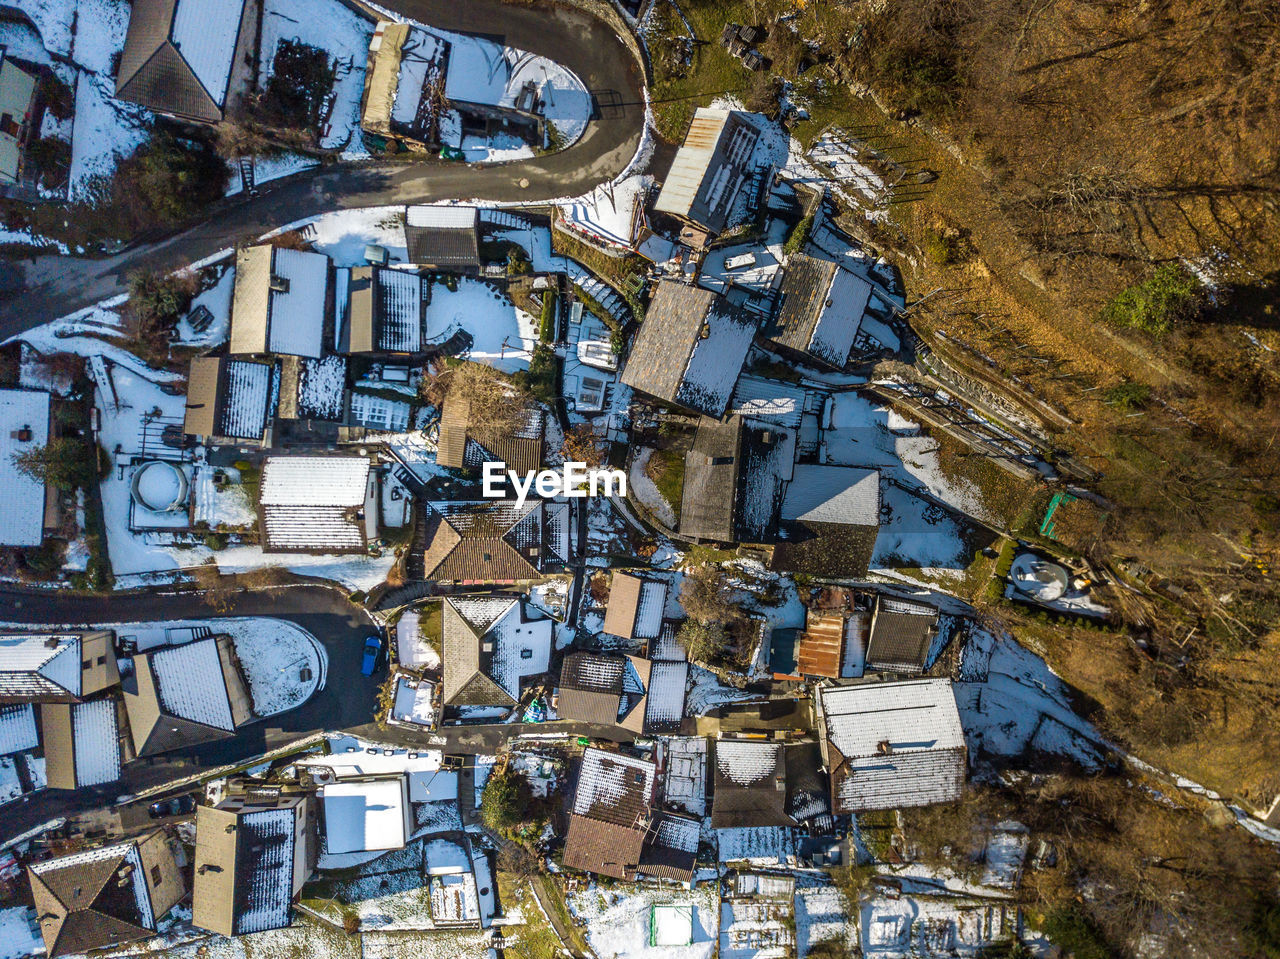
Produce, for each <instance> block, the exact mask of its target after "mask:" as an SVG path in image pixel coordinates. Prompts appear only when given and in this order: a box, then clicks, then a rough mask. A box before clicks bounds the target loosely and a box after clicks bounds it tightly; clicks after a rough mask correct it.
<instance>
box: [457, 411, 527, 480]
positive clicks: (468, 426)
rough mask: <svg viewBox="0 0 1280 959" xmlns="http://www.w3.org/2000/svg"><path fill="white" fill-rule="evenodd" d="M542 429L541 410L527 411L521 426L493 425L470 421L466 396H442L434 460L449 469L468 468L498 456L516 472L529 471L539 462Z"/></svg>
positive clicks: (496, 458)
mask: <svg viewBox="0 0 1280 959" xmlns="http://www.w3.org/2000/svg"><path fill="white" fill-rule="evenodd" d="M544 429H545V426H544V419H543V414H542V411H541V410H535V411H533V412H532V413H531V415H530V421H529V423H528V424H527V426H525V427H521V428H518V429H493V428H489V427H485V426H475V425H473V424H472V422H471V403H470V402H469V401H468V400H465V399H450V400H446V401H445V404H444V409H443V410H441V412H440V440H439V448H438V452H437V453H436V463H437V464H439V465H440V466H444V467H447V468H449V469H469V468H476V467H478V466H480V464H481V463H482V462H483V461H485V460H495V461H496V460H500V461H502V462H503V463H506V464H507V467H508V468H509V469H513V470H515V471H516V472H518V473H532V472H534V471H535V470H537V469H539V468H540V467H541V466H542V438H543V432H544Z"/></svg>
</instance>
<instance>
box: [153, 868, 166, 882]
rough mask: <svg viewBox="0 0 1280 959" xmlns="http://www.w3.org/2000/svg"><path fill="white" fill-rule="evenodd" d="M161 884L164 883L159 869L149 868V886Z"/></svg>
mask: <svg viewBox="0 0 1280 959" xmlns="http://www.w3.org/2000/svg"><path fill="white" fill-rule="evenodd" d="M162 882H164V876H162V875H161V874H160V867H159V866H152V867H151V885H153V886H158V885H160V883H162Z"/></svg>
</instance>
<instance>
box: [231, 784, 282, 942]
mask: <svg viewBox="0 0 1280 959" xmlns="http://www.w3.org/2000/svg"><path fill="white" fill-rule="evenodd" d="M294 815H295V813H294V810H293V808H292V807H288V808H284V809H258V810H254V811H253V812H246V813H245V814H244V815H242V816H241V817H240V823H239V828H240V842H241V843H242V844H243V852H242V853H241V855H243V856H245V858H246V862H245V863H244V865H243V867H242V868H237V870H236V871H237V873H238V875H237V877H236V878H237V879H238V880H239V888H238V889H237V894H238V898H239V899H240V901H239V902H238V903H237V906H238V908H237V911H236V916H235V932H236V935H244V934H246V933H251V932H263V931H265V930H268V929H281V928H283V927H285V926H287V925H289V920H290V915H289V914H290V907H291V906H292V904H293V861H294V839H295V836H294Z"/></svg>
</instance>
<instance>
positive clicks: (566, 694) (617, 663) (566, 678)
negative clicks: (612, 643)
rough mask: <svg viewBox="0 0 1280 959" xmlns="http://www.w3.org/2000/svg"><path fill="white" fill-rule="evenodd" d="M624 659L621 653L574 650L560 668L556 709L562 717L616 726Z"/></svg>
mask: <svg viewBox="0 0 1280 959" xmlns="http://www.w3.org/2000/svg"><path fill="white" fill-rule="evenodd" d="M626 671H627V661H626V659H625V658H623V657H622V656H610V655H606V654H602V653H591V652H577V653H570V654H569V655H568V656H566V657H565V658H564V662H563V664H561V667H560V695H559V699H558V700H557V705H556V711H557V712H558V713H559V714H560V715H561V716H562V717H564V718H565V719H571V720H576V721H578V722H584V723H599V724H601V725H609V726H613V725H616V724H617V722H618V713H619V712H620V711H621V708H622V703H623V697H624V691H623V678H624V676H625V675H626Z"/></svg>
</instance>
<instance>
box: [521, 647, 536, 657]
mask: <svg viewBox="0 0 1280 959" xmlns="http://www.w3.org/2000/svg"><path fill="white" fill-rule="evenodd" d="M520 658H521V659H533V650H532V649H522V650H520Z"/></svg>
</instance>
